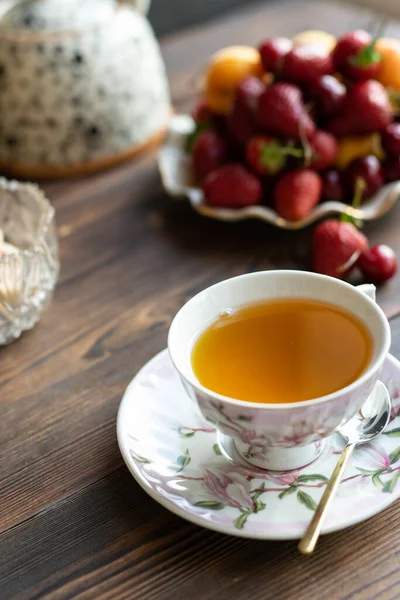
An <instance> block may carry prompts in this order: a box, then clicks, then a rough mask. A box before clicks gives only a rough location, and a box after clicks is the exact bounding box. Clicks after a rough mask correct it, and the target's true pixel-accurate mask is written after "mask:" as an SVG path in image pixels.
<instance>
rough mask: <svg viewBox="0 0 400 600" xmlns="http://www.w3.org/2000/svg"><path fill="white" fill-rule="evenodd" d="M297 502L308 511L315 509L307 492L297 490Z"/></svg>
mask: <svg viewBox="0 0 400 600" xmlns="http://www.w3.org/2000/svg"><path fill="white" fill-rule="evenodd" d="M297 500H298V501H299V502H300V504H303V505H304V506H305V507H306V508H308V509H310V510H316V509H317V503H316V502H315V500H314V499H313V498H311V496H310V494H307V492H303V490H299V491H298V492H297Z"/></svg>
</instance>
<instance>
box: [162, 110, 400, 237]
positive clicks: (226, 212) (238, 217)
mask: <svg viewBox="0 0 400 600" xmlns="http://www.w3.org/2000/svg"><path fill="white" fill-rule="evenodd" d="M194 126H195V123H194V121H193V119H192V117H190V116H189V115H175V116H173V117H172V118H171V121H170V124H169V127H168V131H167V134H166V138H165V141H164V144H163V145H162V147H161V149H160V151H159V154H158V166H159V170H160V174H161V180H162V184H163V187H164V189H165V191H166V192H167V193H168V194H169V195H170V196H172V197H186V198H188V200H189V202H190V203H191V205H192V207H193V208H194V210H196V211H197V212H198V213H200V214H202V215H205V216H206V217H211V218H213V219H219V220H221V221H242V220H244V219H261V220H262V221H265V222H266V223H270V224H271V225H274V226H275V227H280V228H281V229H302V228H304V227H307V226H308V225H311V224H312V223H315V222H316V221H319V220H320V219H322V218H323V217H328V216H330V215H335V214H336V215H339V214H346V215H348V216H350V217H352V218H354V219H360V220H362V221H373V220H374V219H378V218H379V217H381V216H383V215H384V214H385V213H387V212H388V211H389V210H390V209H391V208H392V206H393V205H394V204H395V203H396V201H397V200H398V198H399V196H400V181H395V182H393V183H389V184H387V185H385V186H383V187H382V188H381V189H380V190H379V192H377V193H376V194H375V195H374V196H372V198H370V199H369V200H368V201H367V202H364V203H363V205H362V207H361V208H359V209H357V208H353V207H352V206H349V205H348V204H344V203H343V202H324V203H322V204H318V205H317V206H316V207H315V208H314V209H313V210H312V211H311V212H310V213H309V214H308V215H307V216H306V217H305V218H304V219H300V220H299V221H288V220H287V219H284V218H282V217H280V216H279V215H278V213H277V212H276V211H274V210H273V209H272V208H268V207H267V206H248V207H246V208H214V207H212V206H208V205H207V204H206V203H205V202H204V196H203V192H202V190H201V189H200V188H198V187H196V185H195V181H194V177H193V173H192V168H191V164H190V156H188V155H187V153H186V152H185V145H186V140H187V137H188V136H189V135H190V133H191V132H192V131H193V129H194Z"/></svg>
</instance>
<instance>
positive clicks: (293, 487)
mask: <svg viewBox="0 0 400 600" xmlns="http://www.w3.org/2000/svg"><path fill="white" fill-rule="evenodd" d="M296 490H297V485H291V486H290V487H288V488H287V489H286V490H283V492H281V493H280V494H279V496H278V498H279V499H280V500H282V498H286V496H290V494H293V492H295V491H296Z"/></svg>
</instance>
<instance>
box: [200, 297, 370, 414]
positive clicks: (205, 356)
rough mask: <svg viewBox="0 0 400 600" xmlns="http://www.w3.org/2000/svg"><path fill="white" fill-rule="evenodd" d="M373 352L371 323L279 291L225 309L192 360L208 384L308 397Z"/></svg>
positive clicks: (344, 380)
mask: <svg viewBox="0 0 400 600" xmlns="http://www.w3.org/2000/svg"><path fill="white" fill-rule="evenodd" d="M371 356H372V338H371V334H370V332H369V330H368V328H367V327H366V326H365V325H364V323H362V322H361V320H359V319H358V318H357V317H355V316H354V315H352V314H351V313H349V312H347V311H346V310H343V309H341V308H338V307H336V306H333V305H331V304H328V303H325V302H319V301H314V300H303V299H297V298H293V299H284V300H281V299H279V300H272V301H266V302H265V301H264V302H262V303H257V304H250V305H247V306H245V307H243V308H239V309H235V310H233V311H226V312H224V313H223V314H221V315H220V316H219V317H218V319H217V320H216V321H215V322H214V323H212V324H211V325H210V326H209V327H208V328H207V329H206V330H205V331H203V332H202V333H201V334H200V336H199V337H198V339H197V340H196V342H195V344H194V347H193V352H192V357H191V358H192V368H193V371H194V374H195V375H196V377H197V379H198V380H199V381H200V383H201V384H202V385H204V386H205V387H206V388H208V389H210V390H213V391H215V392H217V393H220V394H223V395H225V396H229V397H231V398H235V399H237V400H247V401H249V402H262V403H284V402H300V401H302V400H311V399H313V398H319V397H321V396H325V395H326V394H330V393H332V392H335V391H337V390H339V389H341V388H343V387H345V386H347V385H349V384H350V383H352V382H353V381H355V380H356V379H357V378H358V377H359V376H360V375H361V374H362V373H363V371H364V370H365V369H366V367H367V366H368V363H369V361H370V359H371Z"/></svg>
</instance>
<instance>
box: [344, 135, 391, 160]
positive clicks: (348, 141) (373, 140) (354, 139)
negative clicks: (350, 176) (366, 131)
mask: <svg viewBox="0 0 400 600" xmlns="http://www.w3.org/2000/svg"><path fill="white" fill-rule="evenodd" d="M367 154H373V155H375V156H376V157H377V158H379V160H382V159H383V158H384V153H383V150H382V146H381V139H380V135H379V133H373V134H371V135H354V136H348V137H344V138H341V139H340V140H338V149H337V154H336V166H337V167H338V168H339V169H345V168H346V167H347V165H349V164H350V163H351V162H352V161H353V160H354V159H356V158H360V157H361V156H366V155H367Z"/></svg>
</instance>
